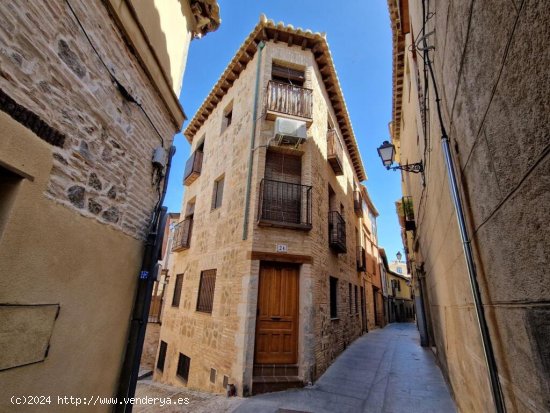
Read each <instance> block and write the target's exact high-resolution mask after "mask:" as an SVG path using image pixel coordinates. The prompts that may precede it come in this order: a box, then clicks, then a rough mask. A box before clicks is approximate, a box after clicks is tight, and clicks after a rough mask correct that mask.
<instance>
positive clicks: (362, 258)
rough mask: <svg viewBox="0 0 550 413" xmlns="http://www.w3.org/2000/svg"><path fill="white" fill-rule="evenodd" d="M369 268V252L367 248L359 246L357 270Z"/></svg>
mask: <svg viewBox="0 0 550 413" xmlns="http://www.w3.org/2000/svg"><path fill="white" fill-rule="evenodd" d="M366 270H367V254H366V251H365V248H363V247H362V246H360V245H358V246H357V271H366Z"/></svg>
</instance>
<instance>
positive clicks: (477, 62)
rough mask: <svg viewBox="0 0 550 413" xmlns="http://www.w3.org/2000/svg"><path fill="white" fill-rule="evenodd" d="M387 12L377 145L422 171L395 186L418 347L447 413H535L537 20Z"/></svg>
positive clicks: (540, 177)
mask: <svg viewBox="0 0 550 413" xmlns="http://www.w3.org/2000/svg"><path fill="white" fill-rule="evenodd" d="M388 3H389V8H390V14H391V23H392V28H393V39H394V54H393V56H394V83H393V93H394V96H393V122H392V126H391V138H392V142H393V144H394V145H395V147H396V152H397V156H396V159H397V161H398V162H401V163H402V164H410V163H415V162H418V161H420V160H422V162H423V164H424V173H423V174H412V173H403V174H402V178H403V181H402V183H403V195H404V197H407V198H404V199H403V201H402V203H403V204H407V205H404V208H403V211H402V212H401V213H400V214H403V215H404V221H405V222H404V224H406V226H405V225H404V228H403V232H404V241H405V246H406V252H407V261H408V262H409V263H410V264H411V265H410V266H411V270H412V275H413V278H414V282H415V288H416V295H418V293H420V292H421V293H422V298H423V305H421V308H422V309H423V311H424V312H425V316H426V321H427V329H425V331H424V332H423V340H424V341H425V344H427V345H429V346H434V347H435V348H436V349H437V351H436V355H437V358H438V360H439V363H440V365H441V367H442V370H443V373H444V375H445V376H446V377H447V380H448V381H449V383H450V385H451V388H452V391H453V394H454V398H455V401H456V403H457V406H458V408H459V410H460V411H462V412H474V411H475V412H482V411H484V412H485V411H486V412H488V411H504V409H505V410H506V411H508V412H543V411H549V410H550V391H549V390H550V362H549V360H550V350H549V349H550V347H549V345H548V343H549V341H548V337H550V324H549V322H548V320H549V318H550V305H549V304H548V303H549V302H550V276H549V273H548V270H547V268H548V258H547V256H548V251H549V250H550V232H549V231H548V229H547V228H548V221H549V218H550V213H549V212H550V209H549V208H547V207H545V206H546V205H548V204H549V203H550V172H549V171H550V157H549V153H550V151H549V147H550V138H549V137H550V131H549V125H550V122H549V113H550V111H549V108H550V104H549V98H548V92H547V91H548V90H549V89H550V72H549V70H548V63H549V62H550V32H549V27H550V26H549V22H550V10H549V8H548V6H547V4H545V3H544V2H540V1H536V0H522V1H507V2H494V1H463V2H457V1H447V0H442V1H437V2H425V1H420V0H409V1H406V0H399V1H389V2H388ZM428 59H429V61H430V62H431V63H430V64H428ZM430 65H431V66H432V69H433V75H434V76H433V79H432V71H430ZM434 84H435V85H436V86H437V90H436V89H435V88H434ZM436 92H437V93H438V95H439V98H440V101H439V102H438V101H437V97H436ZM438 109H439V110H440V112H441V122H440V119H438V117H439V116H438V112H439V111H438ZM441 124H443V125H444V127H445V131H444V130H443V129H442V128H441ZM446 135H447V136H448V138H449V140H450V153H449V156H448V157H447V158H446V157H445V155H446V153H447V151H446V148H447V147H446V145H445V142H446V140H445V139H441V138H442V136H443V137H444V138H445V136H446ZM453 164H454V168H453ZM448 165H450V167H449V166H448ZM452 171H454V172H455V174H456V182H457V185H456V186H455V185H452V182H453V181H449V178H448V176H450V177H452V174H451V172H452ZM450 182H451V183H450ZM453 188H457V190H458V198H456V197H451V193H452V192H451V190H453ZM455 199H456V200H457V204H458V205H459V202H461V204H462V205H463V211H464V216H465V225H464V227H463V228H464V229H465V231H461V227H459V222H461V221H460V220H457V213H456V210H457V209H456V206H455V203H454V202H455V201H454V200H455ZM409 206H410V208H409ZM458 217H460V213H459V214H458ZM461 232H462V233H463V234H464V235H465V237H464V241H466V242H464V243H463V240H462V239H461ZM468 241H469V242H468ZM470 248H471V250H472V252H473V254H472V256H473V259H472V260H471V261H470V262H471V265H467V261H466V259H465V257H467V255H465V251H466V253H467V252H468V251H469V250H470ZM469 274H472V275H476V274H477V275H476V276H475V277H473V278H472V279H473V280H475V281H476V282H475V283H472V284H470V279H469ZM471 285H472V286H473V287H472V286H471ZM476 285H477V286H478V287H479V292H480V303H481V305H478V306H476V305H475V301H474V298H473V297H474V293H475V291H476ZM476 308H480V310H481V311H479V312H478V311H476ZM477 314H479V320H482V321H481V322H478V316H477ZM483 320H485V325H486V326H487V330H488V334H486V335H483V334H482V328H483V327H481V329H480V325H481V326H482V325H483ZM484 336H485V337H484ZM484 343H485V346H484ZM491 360H494V363H492V361H491ZM493 364H494V366H493ZM491 372H492V373H493V374H492V375H491ZM499 399H502V400H503V403H502V404H503V405H504V406H503V407H500V406H501V405H500V404H499V401H498V400H499Z"/></svg>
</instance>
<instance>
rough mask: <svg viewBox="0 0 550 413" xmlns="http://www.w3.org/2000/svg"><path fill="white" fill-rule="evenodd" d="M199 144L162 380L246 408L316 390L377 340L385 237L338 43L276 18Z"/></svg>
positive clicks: (262, 25)
mask: <svg viewBox="0 0 550 413" xmlns="http://www.w3.org/2000/svg"><path fill="white" fill-rule="evenodd" d="M185 136H186V137H187V139H188V140H189V142H190V143H191V145H192V148H191V153H192V155H191V157H190V159H189V161H188V163H187V166H186V171H185V185H186V190H185V196H184V200H183V205H182V221H181V223H180V225H179V227H178V229H177V231H179V235H176V237H177V238H178V240H179V242H176V244H175V250H176V251H177V252H176V256H175V258H174V267H173V270H172V271H171V273H172V274H173V275H172V277H171V279H170V284H169V286H168V294H167V295H168V299H169V300H170V299H171V300H172V302H171V306H170V305H167V306H166V308H165V311H164V314H163V324H162V329H161V335H160V339H161V342H160V349H159V356H158V359H157V368H156V371H155V374H154V378H155V380H159V381H161V382H164V383H170V384H174V385H186V386H188V387H190V388H198V389H205V390H209V391H213V392H224V391H225V390H226V388H227V385H228V384H233V385H234V386H235V387H236V389H237V392H238V394H241V395H242V394H244V395H247V394H251V393H260V392H265V391H270V390H276V389H282V388H286V387H292V386H300V385H303V383H307V382H309V381H314V380H315V379H316V378H317V377H319V375H320V374H321V373H323V372H324V371H325V370H326V368H327V367H328V366H329V365H330V363H331V362H332V361H333V360H334V358H335V357H336V356H337V355H338V354H339V353H340V352H342V351H343V350H344V349H345V348H346V346H348V345H349V344H350V343H351V342H352V341H353V340H355V339H356V338H357V337H359V336H360V335H361V334H362V333H363V332H364V331H366V330H367V314H366V313H367V301H369V300H371V297H372V288H371V287H370V286H369V287H368V288H367V283H370V282H371V281H370V280H369V279H368V278H367V274H366V272H365V270H366V260H367V252H366V242H367V238H366V234H367V232H368V233H369V234H373V233H374V234H375V232H376V231H375V229H373V227H374V226H375V222H371V223H368V222H367V220H365V219H364V207H363V205H366V204H364V202H363V201H364V198H363V192H362V190H361V182H362V181H364V180H365V179H366V174H365V171H364V168H363V164H362V161H361V158H360V155H359V150H358V148H357V142H356V140H355V137H354V134H353V130H352V127H351V123H350V119H349V116H348V112H347V110H346V104H345V102H344V98H343V95H342V90H341V88H340V84H339V81H338V77H337V75H336V71H335V67H334V63H333V61H332V58H331V55H330V51H329V48H328V44H327V41H326V37H325V35H324V34H319V33H312V32H310V31H308V30H302V29H300V28H294V27H292V26H285V25H284V24H282V23H278V24H277V23H274V22H273V21H270V20H267V19H266V18H265V16H262V17H261V19H260V22H259V24H258V25H257V26H256V27H255V28H254V30H253V31H252V32H251V34H250V35H249V36H248V37H247V39H245V41H244V42H243V44H242V46H241V47H240V49H239V50H238V51H237V53H236V55H235V56H234V57H233V59H232V60H231V62H230V64H229V66H228V67H227V69H226V70H225V71H224V73H223V74H222V76H221V78H220V79H219V81H218V82H217V84H216V85H215V86H214V88H213V89H212V91H211V92H210V94H209V95H208V96H207V98H206V99H205V101H204V103H203V105H202V106H201V108H200V109H199V111H198V112H197V114H196V115H195V116H194V118H193V120H192V121H191V122H190V125H189V126H188V127H187V129H186V131H185ZM372 210H373V211H375V209H374V207H372ZM373 220H375V215H374V214H373ZM371 237H373V238H374V236H372V235H371ZM374 239H375V238H374ZM368 291H370V293H369V292H368ZM369 319H370V320H372V319H373V318H372V315H371V316H369Z"/></svg>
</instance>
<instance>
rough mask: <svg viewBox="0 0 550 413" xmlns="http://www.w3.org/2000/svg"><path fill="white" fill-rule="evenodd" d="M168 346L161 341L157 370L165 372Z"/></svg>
mask: <svg viewBox="0 0 550 413" xmlns="http://www.w3.org/2000/svg"><path fill="white" fill-rule="evenodd" d="M167 348H168V344H167V343H165V342H164V341H162V340H161V342H160V347H159V358H158V360H157V369H159V370H160V371H164V360H166V349H167Z"/></svg>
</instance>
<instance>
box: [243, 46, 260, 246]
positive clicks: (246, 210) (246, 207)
mask: <svg viewBox="0 0 550 413" xmlns="http://www.w3.org/2000/svg"><path fill="white" fill-rule="evenodd" d="M264 47H265V43H264V42H260V43H259V44H258V49H259V51H258V64H257V66H256V86H255V90H254V107H253V108H252V133H251V135H250V155H249V157H248V176H247V180H246V195H245V201H244V224H243V240H246V239H247V238H248V215H249V212H250V190H251V186H252V165H253V163H254V145H255V142H256V122H257V119H256V117H257V113H258V95H259V89H260V68H261V63H262V50H263V48H264Z"/></svg>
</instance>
